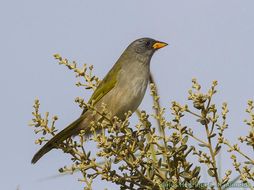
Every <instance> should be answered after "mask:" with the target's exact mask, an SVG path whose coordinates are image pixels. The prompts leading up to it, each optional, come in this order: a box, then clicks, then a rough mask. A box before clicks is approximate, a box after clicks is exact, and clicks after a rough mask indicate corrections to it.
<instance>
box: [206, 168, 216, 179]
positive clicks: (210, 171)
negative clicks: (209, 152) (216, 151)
mask: <svg viewBox="0 0 254 190" xmlns="http://www.w3.org/2000/svg"><path fill="white" fill-rule="evenodd" d="M207 172H208V174H209V175H210V176H211V177H214V176H215V173H214V171H213V169H212V168H209V169H208V170H207Z"/></svg>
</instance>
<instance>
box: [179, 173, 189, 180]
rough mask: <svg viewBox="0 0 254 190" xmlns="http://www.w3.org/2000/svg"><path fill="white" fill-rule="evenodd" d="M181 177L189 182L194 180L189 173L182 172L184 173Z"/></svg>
mask: <svg viewBox="0 0 254 190" xmlns="http://www.w3.org/2000/svg"><path fill="white" fill-rule="evenodd" d="M180 176H181V177H183V178H185V179H187V180H190V179H192V175H191V173H189V172H182V173H181V174H180Z"/></svg>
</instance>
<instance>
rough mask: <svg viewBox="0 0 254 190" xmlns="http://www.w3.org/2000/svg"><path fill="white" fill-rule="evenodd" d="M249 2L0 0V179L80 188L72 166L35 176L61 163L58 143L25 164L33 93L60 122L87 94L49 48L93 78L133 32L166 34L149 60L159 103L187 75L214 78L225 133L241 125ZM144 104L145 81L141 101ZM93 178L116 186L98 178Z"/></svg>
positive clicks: (172, 96) (247, 83)
mask: <svg viewBox="0 0 254 190" xmlns="http://www.w3.org/2000/svg"><path fill="white" fill-rule="evenodd" d="M253 10H254V1H253V0H245V1H240V0H223V1H222V0H177V1H176V0H175V1H173V0H165V1H162V0H161V1H160V0H156V1H149V0H139V1H137V0H128V1H119V0H107V1H98V0H92V1H86V0H72V1H67V0H43V1H38V0H16V1H15V0H5V1H4V0H0V23H1V25H0V62H1V64H0V65H1V68H0V81H1V98H0V105H1V106H0V112H1V138H0V147H1V153H0V154H1V156H0V168H1V174H0V189H2V190H14V189H16V188H17V186H19V187H20V190H35V189H36V190H43V189H48V190H50V189H62V190H73V189H77V190H78V189H82V186H81V184H80V183H79V182H77V178H78V175H75V176H65V177H61V178H56V179H50V180H44V179H45V178H47V177H50V176H52V175H56V174H57V169H58V168H59V167H61V166H63V165H65V164H67V163H69V160H68V159H67V158H65V157H64V156H63V154H62V153H61V152H60V151H52V152H50V153H49V154H48V155H47V156H45V157H44V158H43V159H41V160H40V162H38V164H36V165H31V164H30V160H31V158H32V156H33V154H34V153H35V152H36V151H37V150H38V148H39V147H38V146H37V145H35V144H34V140H35V135H34V134H33V130H32V129H31V128H29V127H28V126H27V124H28V122H29V121H30V120H31V118H32V116H31V112H32V105H33V101H34V99H35V98H36V97H38V98H39V99H40V101H41V111H42V112H44V111H50V113H52V114H57V115H58V116H59V118H60V120H59V121H58V122H57V126H58V127H59V128H61V129H62V128H63V127H64V126H66V125H67V124H68V123H70V122H71V121H72V120H74V119H75V118H77V117H78V116H79V114H80V112H81V110H80V109H79V108H78V107H77V105H76V104H75V103H74V101H73V100H74V99H75V97H77V96H83V97H85V99H86V100H87V99H88V98H89V95H88V94H85V95H84V91H83V90H82V89H81V88H77V87H75V85H74V84H75V82H76V79H75V77H74V75H73V73H72V72H70V71H69V70H67V69H66V68H64V67H63V66H59V65H58V64H57V62H56V61H55V60H54V58H53V56H52V55H53V54H54V53H60V54H61V55H62V56H63V57H67V58H68V59H70V60H76V61H77V62H78V63H80V64H82V63H88V64H93V65H94V67H95V73H96V74H97V75H98V76H99V77H100V78H102V77H103V76H104V75H105V74H106V73H107V72H108V70H109V69H110V68H111V66H112V65H113V64H114V63H115V61H116V60H117V58H118V57H119V55H120V54H121V52H123V50H124V49H125V48H126V46H127V45H128V44H129V43H130V42H132V41H133V40H135V39H136V38H140V37H152V38H155V39H158V40H162V41H165V42H168V43H169V44H170V46H168V47H167V48H164V49H162V50H160V51H158V52H157V53H156V55H154V57H153V59H152V64H151V70H152V72H153V73H154V77H155V79H156V81H157V83H158V84H159V91H160V95H161V101H162V104H163V106H165V107H167V108H169V105H170V102H171V101H173V100H176V101H179V102H181V103H186V102H187V95H188V94H187V91H188V89H189V87H190V86H191V79H192V78H193V77H196V78H197V79H198V80H199V81H200V82H201V84H202V85H203V86H204V87H205V89H207V87H208V86H209V85H210V84H211V82H212V80H215V79H216V80H218V82H219V87H218V90H219V93H218V94H217V95H216V98H215V103H218V104H221V103H222V102H223V101H227V102H228V104H229V108H230V113H229V118H228V119H229V124H230V129H229V130H228V131H227V132H226V134H227V136H228V137H229V139H230V140H231V141H232V142H233V141H235V139H236V138H237V136H238V135H240V134H246V133H247V131H248V128H247V127H246V126H244V124H243V122H242V121H243V119H244V118H246V117H247V115H246V114H245V112H244V110H245V107H246V102H247V100H248V99H253V95H254V87H253V83H254V80H253V72H254V47H253V45H254V37H253V35H254V22H253V20H254V11H253ZM150 107H151V100H150V97H149V92H148V91H147V95H146V97H145V99H144V101H143V103H142V105H141V106H140V108H141V109H147V110H148V111H149V110H151V109H150ZM168 112H169V111H168ZM134 117H135V116H134ZM169 118H170V117H169ZM193 127H195V126H193ZM235 142H236V141H235ZM224 151H225V150H224ZM252 153H253V152H250V155H253V154H252ZM224 155H225V154H224V153H223V157H222V166H223V169H227V167H229V166H230V162H231V161H229V160H228V157H226V156H224ZM94 187H95V188H94V189H104V188H105V187H107V188H109V189H118V188H117V187H116V186H113V185H111V184H109V183H105V182H104V181H100V180H98V181H97V182H96V183H95V186H94Z"/></svg>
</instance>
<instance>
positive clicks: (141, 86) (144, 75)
mask: <svg viewBox="0 0 254 190" xmlns="http://www.w3.org/2000/svg"><path fill="white" fill-rule="evenodd" d="M167 45H168V44H167V43H165V42H162V41H158V40H155V39H152V38H140V39H137V40H135V41H133V42H132V43H130V45H129V46H128V47H127V48H126V49H125V50H124V52H123V53H122V55H121V56H120V57H119V58H118V60H117V61H116V63H115V64H114V65H113V67H112V68H111V70H110V71H109V72H108V73H107V75H106V76H105V77H104V78H103V80H102V81H101V82H100V83H99V85H98V87H97V88H96V89H95V91H94V93H93V94H92V96H91V98H90V100H89V101H88V103H92V104H93V106H94V108H95V109H96V110H98V111H100V110H102V109H105V105H106V108H107V112H108V114H107V117H108V118H110V119H112V118H113V117H114V116H116V117H117V118H119V119H120V120H124V119H125V113H127V112H129V111H131V113H134V112H135V111H136V109H137V108H138V106H139V105H140V103H141V102H142V100H143V98H144V95H145V92H146V89H147V86H148V83H149V76H150V62H151V58H152V56H153V55H154V53H155V52H156V51H157V50H158V49H161V48H163V47H165V46H167ZM103 107H104V108H103ZM99 117H101V116H99V115H98V114H94V111H93V110H89V109H84V111H83V112H82V114H81V116H80V117H79V118H78V119H76V120H75V121H73V122H72V123H71V124H70V125H68V126H67V127H66V128H64V129H63V130H62V131H60V132H59V133H58V134H56V135H55V136H54V137H52V139H50V140H49V141H48V142H47V143H46V144H45V145H44V146H43V147H42V148H41V149H40V150H39V151H38V152H37V153H36V154H35V155H34V157H33V158H32V160H31V163H32V164H35V163H36V162H37V161H38V160H39V159H40V158H41V157H42V156H44V155H45V154H46V153H48V152H49V151H51V150H52V149H54V148H56V145H59V144H61V143H62V142H63V141H64V140H66V139H68V138H70V137H72V136H75V135H78V134H79V132H80V131H81V130H83V131H85V132H84V134H85V136H86V137H87V136H90V135H91V134H92V133H93V132H92V131H91V130H90V127H89V125H90V124H91V122H92V121H96V120H98V119H99ZM98 130H99V129H98Z"/></svg>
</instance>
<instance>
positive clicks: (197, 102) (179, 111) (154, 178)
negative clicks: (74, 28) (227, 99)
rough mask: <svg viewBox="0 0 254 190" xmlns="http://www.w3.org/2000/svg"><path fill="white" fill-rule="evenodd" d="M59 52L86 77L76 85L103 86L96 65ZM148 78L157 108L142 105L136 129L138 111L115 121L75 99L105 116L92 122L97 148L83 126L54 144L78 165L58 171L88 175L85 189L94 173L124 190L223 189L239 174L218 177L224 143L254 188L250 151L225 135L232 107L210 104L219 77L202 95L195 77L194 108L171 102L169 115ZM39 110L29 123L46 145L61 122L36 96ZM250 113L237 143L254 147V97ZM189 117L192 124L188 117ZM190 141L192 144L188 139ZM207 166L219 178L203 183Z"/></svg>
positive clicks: (191, 95) (243, 177)
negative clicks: (44, 109) (187, 123)
mask: <svg viewBox="0 0 254 190" xmlns="http://www.w3.org/2000/svg"><path fill="white" fill-rule="evenodd" d="M54 57H55V58H56V59H57V60H58V61H59V64H63V65H65V66H67V68H69V69H70V70H72V71H74V73H75V74H76V77H78V78H79V79H80V81H78V82H77V83H76V85H77V86H80V87H84V88H85V89H87V90H93V91H94V90H95V89H96V87H97V86H98V85H99V82H100V80H99V78H98V77H96V76H94V75H93V74H92V71H93V66H90V67H87V65H85V64H84V65H83V66H82V67H81V68H78V67H77V64H76V63H75V62H71V63H70V62H69V61H68V60H67V59H63V58H62V57H61V56H60V55H55V56H54ZM150 81H151V85H150V92H151V96H152V98H153V110H154V113H153V114H152V115H148V114H147V113H146V112H145V111H139V110H137V115H138V117H139V122H138V123H137V124H136V125H135V126H130V123H129V118H130V116H131V114H132V113H126V118H125V120H124V121H121V120H119V119H118V118H116V117H115V118H114V119H113V120H110V119H108V118H107V116H106V115H107V114H106V113H107V110H106V106H105V109H104V110H103V111H102V112H98V111H97V110H96V109H95V108H94V107H93V105H92V104H91V103H90V102H88V103H87V102H85V101H84V100H83V98H80V97H79V98H77V99H76V102H77V103H78V105H79V106H80V107H81V108H83V109H86V110H87V109H91V110H93V111H94V113H97V114H100V115H101V116H103V120H100V121H94V122H93V123H91V126H90V127H91V129H93V130H94V135H93V136H92V137H91V138H90V139H89V140H90V141H92V142H93V143H95V144H96V146H97V149H95V150H92V151H87V150H86V149H85V147H86V145H85V144H86V141H87V140H88V139H85V137H84V131H80V134H79V135H78V136H77V138H69V139H67V140H65V141H64V142H63V143H62V144H61V145H58V146H56V147H55V148H57V149H61V150H62V151H63V152H64V153H66V154H69V155H70V156H71V160H72V165H70V166H64V167H62V168H61V169H59V171H60V172H61V173H66V172H74V171H79V172H80V173H81V176H82V177H81V178H80V179H79V181H81V182H84V189H87V190H88V189H92V182H93V180H94V179H95V178H100V179H101V180H106V181H109V182H112V183H114V184H117V185H118V186H119V187H120V189H155V190H156V189H158V190H165V189H170V190H173V189H176V190H184V189H200V190H201V189H219V190H221V189H226V188H227V187H228V184H229V183H230V180H231V173H232V172H233V171H232V170H233V169H232V168H231V170H227V171H226V172H225V175H224V176H223V177H220V176H219V172H218V163H217V157H218V155H219V153H220V151H221V149H222V147H226V148H228V152H229V154H232V155H231V158H232V165H233V167H234V171H235V172H236V173H238V174H239V176H240V180H241V182H242V183H243V184H246V186H248V187H249V188H250V189H253V186H252V185H251V183H252V182H253V181H254V172H253V170H252V169H251V167H252V166H253V165H254V160H253V159H252V158H251V156H248V155H247V154H246V153H244V152H243V151H242V150H241V149H240V148H239V146H238V144H234V145H232V144H231V143H230V142H229V141H228V140H227V139H226V137H225V135H224V132H225V130H226V129H227V128H228V124H227V120H226V119H227V113H228V107H227V104H226V103H223V105H222V106H221V111H220V113H219V111H218V109H219V108H218V106H217V105H215V104H214V103H213V101H212V98H213V96H214V95H215V94H216V92H217V91H216V86H217V81H214V82H213V83H212V85H211V88H210V89H209V90H208V92H207V93H203V92H202V91H201V86H200V85H199V83H198V82H197V80H196V79H193V80H192V87H191V89H190V90H189V97H188V99H189V101H190V102H191V104H192V105H193V106H191V107H192V108H189V106H187V105H181V104H180V103H177V102H172V105H171V108H170V110H171V116H170V117H169V116H168V115H166V114H165V108H161V106H160V102H159V96H158V91H157V88H156V85H155V83H154V80H153V78H152V76H151V78H150ZM33 107H34V111H33V112H32V114H33V119H32V122H31V124H30V125H31V126H32V127H33V128H34V132H35V133H36V134H39V137H38V138H37V140H36V141H35V142H36V144H39V145H41V144H43V143H45V142H46V141H48V140H49V139H50V138H51V137H52V136H54V135H55V134H56V132H57V129H56V127H55V123H56V121H57V119H58V118H57V116H53V117H52V119H51V121H50V120H49V113H48V112H46V114H45V116H42V114H41V113H40V111H39V109H40V102H39V100H35V103H34V106H33ZM246 112H247V113H248V114H249V115H250V118H249V119H247V120H245V121H244V122H245V123H246V125H247V126H249V128H250V131H249V133H248V134H247V135H246V136H244V137H239V142H240V143H243V144H245V145H246V146H250V147H252V148H253V147H254V105H253V101H249V102H248V107H247V109H246ZM186 115H189V116H191V118H194V119H195V120H196V125H200V128H202V130H203V135H202V136H200V135H199V136H198V135H197V134H196V133H195V128H194V127H191V126H185V125H183V124H182V123H183V120H184V119H185V118H186V117H185V116H186ZM151 117H153V118H154V119H155V120H156V121H157V126H153V125H152V122H151V121H152V118H151ZM169 118H171V119H169ZM189 118H190V117H189ZM189 118H188V119H187V121H188V120H190V119H189ZM196 125H195V127H197V126H196ZM96 128H101V129H102V131H101V133H99V134H98V133H96V132H95V131H96V130H95V129H96ZM190 138H191V139H192V141H190V140H189V139H190ZM193 142H196V143H197V144H198V146H196V144H195V143H193ZM233 153H234V154H233ZM252 154H253V152H252V153H250V155H252ZM239 156H241V157H243V158H244V159H245V162H244V163H240V162H239V161H238V157H239ZM193 158H197V160H196V161H195V160H194V159H193ZM190 160H193V162H191V161H190ZM197 163H199V164H201V166H199V165H197ZM201 167H202V168H201ZM205 168H206V169H205ZM201 169H202V171H203V170H206V171H207V174H208V175H209V176H210V178H211V181H212V180H214V181H215V183H213V184H208V183H205V182H201ZM234 183H235V181H234Z"/></svg>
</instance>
